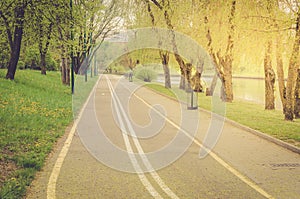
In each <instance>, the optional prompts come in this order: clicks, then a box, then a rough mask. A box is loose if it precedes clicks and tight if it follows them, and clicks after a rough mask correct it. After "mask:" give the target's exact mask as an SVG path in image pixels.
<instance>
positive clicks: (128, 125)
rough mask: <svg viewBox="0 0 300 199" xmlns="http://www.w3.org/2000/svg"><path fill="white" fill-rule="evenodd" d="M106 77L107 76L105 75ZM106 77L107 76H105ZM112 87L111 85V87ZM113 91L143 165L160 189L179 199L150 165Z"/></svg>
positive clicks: (174, 198)
mask: <svg viewBox="0 0 300 199" xmlns="http://www.w3.org/2000/svg"><path fill="white" fill-rule="evenodd" d="M106 78H107V77H106ZM107 79H108V78H107ZM108 81H109V84H110V86H111V87H112V84H111V82H110V80H109V79H108ZM112 88H113V87H112ZM112 91H113V94H114V95H115V98H116V101H117V102H118V105H119V108H120V111H121V112H122V114H123V116H124V119H125V122H126V124H127V127H128V130H129V132H130V133H131V134H130V135H133V136H131V137H132V139H133V142H134V144H135V146H136V148H137V150H138V152H139V155H140V157H141V159H142V161H143V163H144V165H145V166H146V167H147V169H148V170H149V171H151V172H150V174H151V176H152V178H153V179H154V180H155V181H156V182H157V184H158V185H159V186H160V187H161V188H162V190H163V191H164V192H165V193H166V194H167V195H168V196H170V197H171V198H173V199H179V197H178V196H177V195H176V194H175V193H174V192H173V191H172V190H171V189H170V188H169V187H168V186H167V185H166V184H165V183H164V181H163V180H162V179H161V178H160V177H159V175H158V174H157V172H156V171H155V170H154V168H153V167H152V165H151V163H150V162H149V160H148V158H147V156H146V155H145V152H144V150H143V148H142V146H141V144H140V142H139V140H138V139H137V135H136V133H135V131H134V129H133V127H132V125H131V122H130V121H129V119H128V115H127V114H126V112H125V111H124V109H123V106H122V104H121V102H120V99H119V97H118V96H117V94H116V92H115V91H114V90H112Z"/></svg>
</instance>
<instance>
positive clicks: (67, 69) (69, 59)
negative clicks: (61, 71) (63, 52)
mask: <svg viewBox="0 0 300 199" xmlns="http://www.w3.org/2000/svg"><path fill="white" fill-rule="evenodd" d="M71 64H72V62H71V58H70V57H69V56H67V58H66V85H70V68H71Z"/></svg>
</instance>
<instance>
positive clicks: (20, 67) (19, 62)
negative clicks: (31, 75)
mask: <svg viewBox="0 0 300 199" xmlns="http://www.w3.org/2000/svg"><path fill="white" fill-rule="evenodd" d="M17 68H18V69H20V70H23V69H25V63H24V62H23V61H21V60H19V61H18V66H17Z"/></svg>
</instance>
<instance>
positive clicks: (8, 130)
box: [0, 70, 73, 198]
mask: <svg viewBox="0 0 300 199" xmlns="http://www.w3.org/2000/svg"><path fill="white" fill-rule="evenodd" d="M5 74H6V70H0V124H1V125H0V170H1V175H0V198H21V197H22V196H23V195H24V194H25V193H26V187H27V186H28V185H29V184H30V183H31V181H32V180H33V178H34V175H35V173H36V171H38V170H40V169H41V167H42V166H43V164H44V161H45V159H46V157H47V155H48V154H49V152H50V151H51V149H52V147H53V146H54V143H55V142H56V141H57V139H58V138H59V137H61V136H62V135H63V133H64V131H65V129H66V127H67V126H68V125H69V124H70V123H71V121H72V119H73V117H72V95H71V91H70V88H69V87H67V86H63V85H62V83H61V81H60V73H59V72H47V75H46V76H42V75H41V74H40V71H31V70H20V71H17V72H16V76H15V80H14V81H10V80H6V79H5V78H4V77H5Z"/></svg>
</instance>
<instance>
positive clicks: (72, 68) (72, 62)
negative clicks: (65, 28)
mask: <svg viewBox="0 0 300 199" xmlns="http://www.w3.org/2000/svg"><path fill="white" fill-rule="evenodd" d="M70 14H71V42H72V44H71V91H72V94H74V52H73V40H74V33H73V29H74V24H73V0H70Z"/></svg>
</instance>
